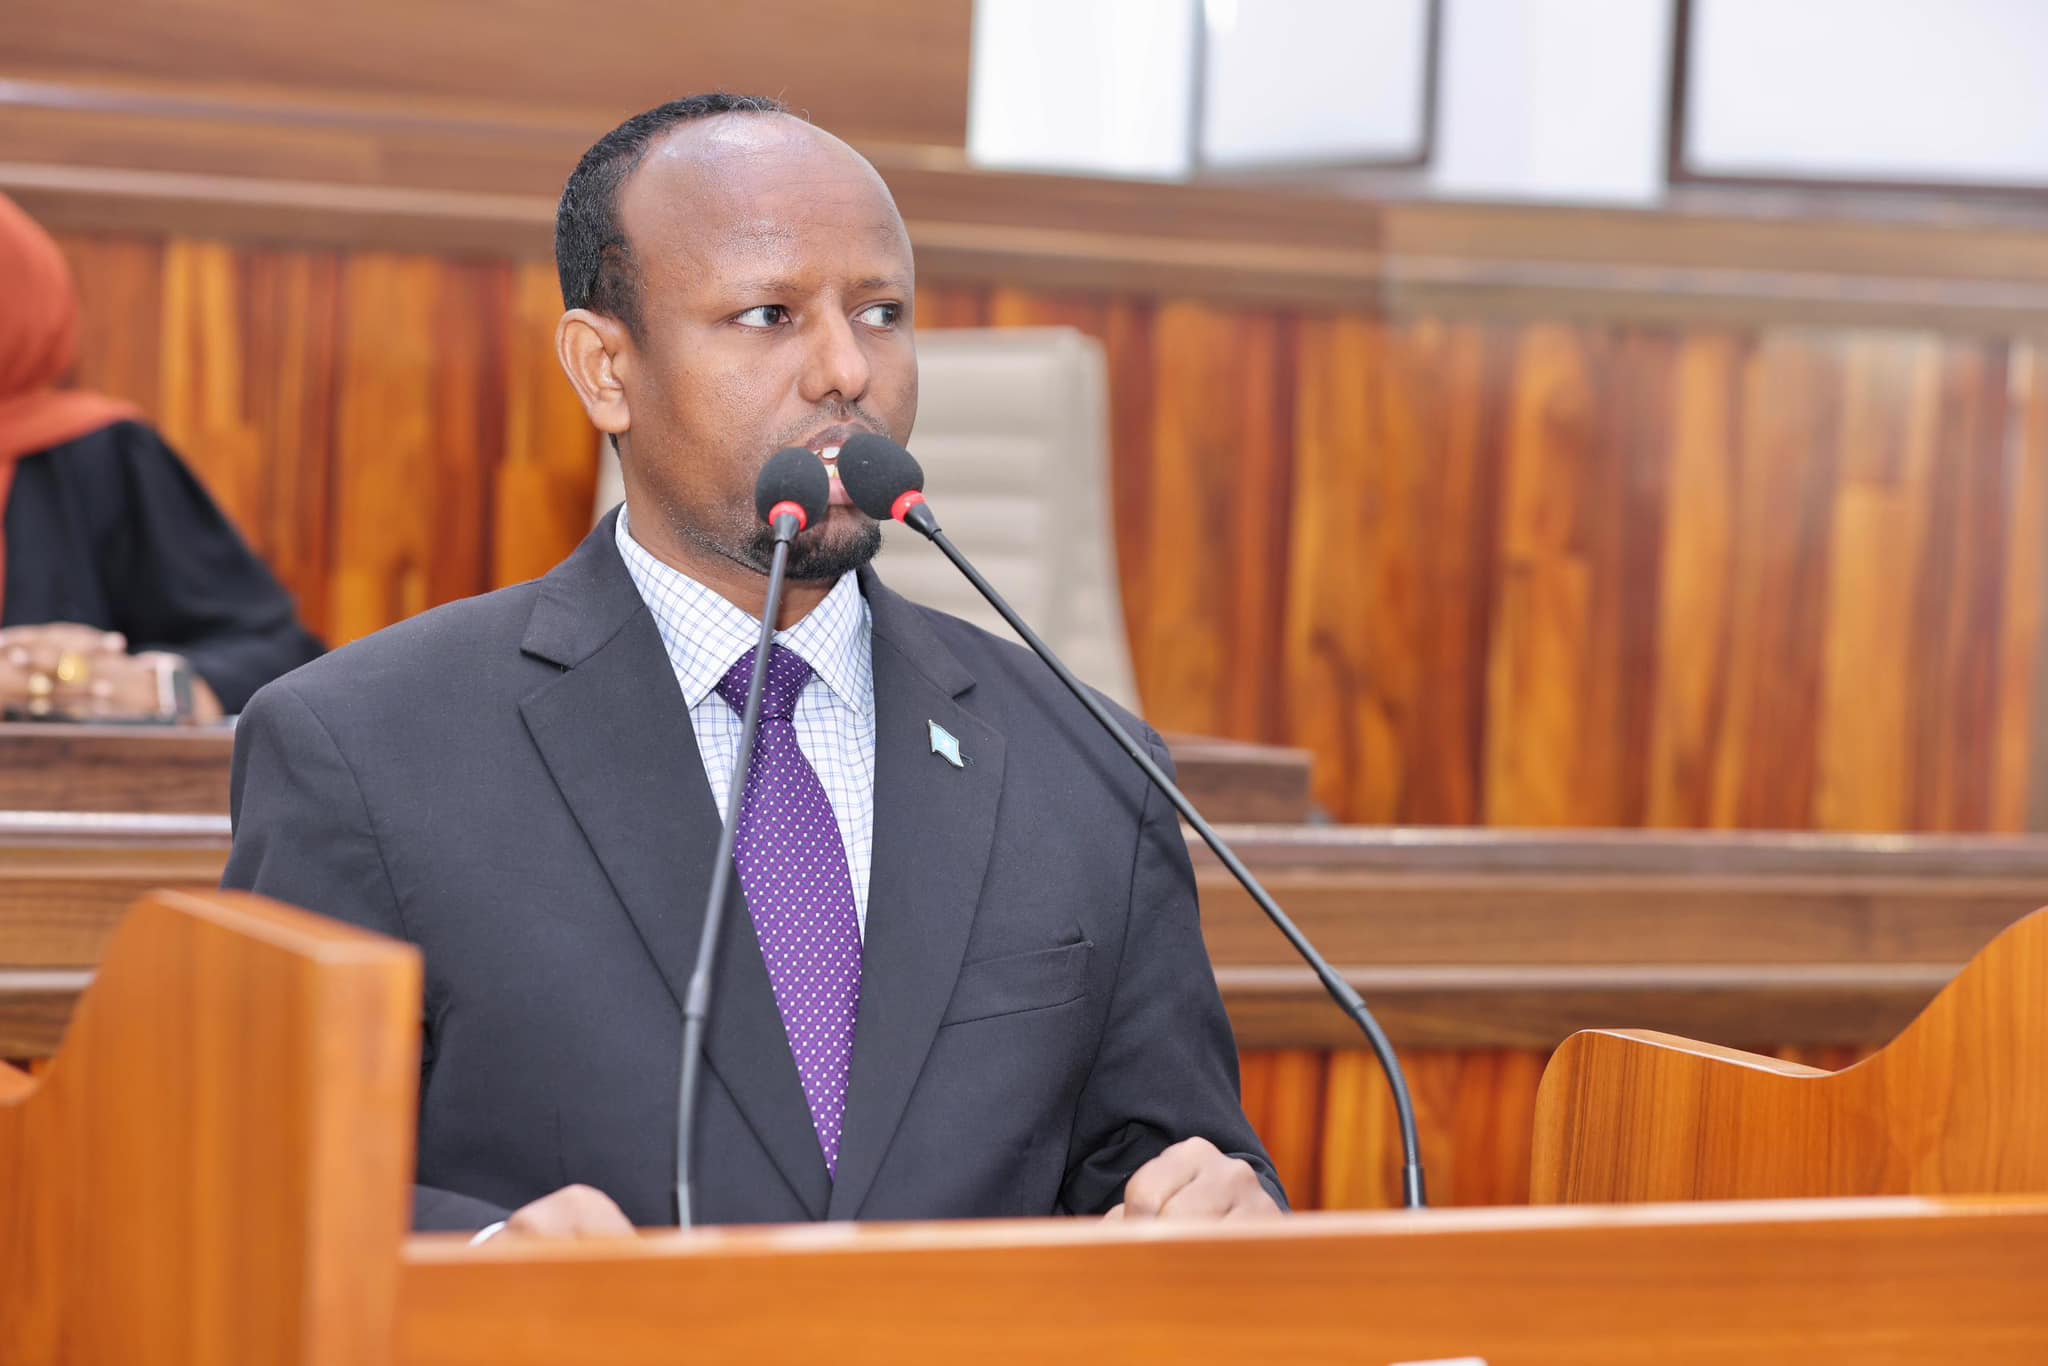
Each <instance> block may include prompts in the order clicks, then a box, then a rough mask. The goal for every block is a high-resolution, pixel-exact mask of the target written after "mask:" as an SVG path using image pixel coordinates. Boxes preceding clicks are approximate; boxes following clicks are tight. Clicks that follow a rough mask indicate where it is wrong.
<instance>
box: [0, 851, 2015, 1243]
mask: <svg viewBox="0 0 2048 1366" xmlns="http://www.w3.org/2000/svg"><path fill="white" fill-rule="evenodd" d="M1228 833H1229V834H1230V836H1231V837H1232V838H1233V840H1234V841H1235V842H1236V844H1237V847H1238V848H1239V851H1240V852H1241V853H1242V854H1243V855H1244V856H1245V858H1246V859H1247V860H1248V861H1249V862H1250V864H1251V865H1252V867H1253V868H1254V869H1255V870H1256V871H1258V872H1259V874H1260V875H1261V877H1263V878H1264V879H1265V880H1266V881H1267V883H1268V885H1269V886H1270V887H1271V889H1272V890H1273V892H1274V893H1275V895H1277V896H1278V897H1279V898H1280V900H1281V903H1282V904H1283V905H1285V906H1286V907H1287V908H1288V909H1289V910H1290V911H1291V912H1292V913H1293V914H1294V915H1295V916H1296V918H1297V919H1298V920H1299V921H1300V922H1301V924H1302V926H1303V928H1304V929H1306V930H1307V931H1308V932H1309V933H1310V934H1311V935H1312V936H1314V938H1315V939H1316V941H1317V942H1318V943H1319V944H1320V945H1322V947H1323V949H1324V952H1325V953H1326V954H1327V955H1328V956H1329V957H1330V959H1331V960H1332V961H1333V962H1335V963H1337V964H1338V965H1339V966H1340V967H1343V968H1344V969H1345V970H1346V975H1347V976H1348V977H1349V978H1350V979H1351V980H1352V982H1353V983H1354V984H1356V985H1357V986H1358V987H1359V988H1360V990H1361V991H1363V992H1364V994H1365V996H1366V999H1367V1000H1368V1001H1369V1002H1370V1003H1371V1004H1372V1005H1373V1007H1374V1008H1375V1010H1376V1011H1377V1012H1378V1013H1379V1015H1380V1017H1381V1019H1382V1020H1383V1022H1384V1023H1385V1024H1386V1026H1387V1028H1388V1031H1389V1033H1390V1034H1391V1035H1392V1036H1393V1038H1394V1040H1395V1042H1396V1043H1397V1044H1398V1045H1399V1047H1400V1048H1401V1052H1402V1056H1403V1059H1404V1061H1405V1064H1406V1066H1407V1068H1408V1070H1409V1074H1410V1081H1411V1083H1412V1084H1413V1087H1414V1089H1415V1091H1416V1102H1417V1107H1418V1112H1419V1114H1418V1119H1419V1123H1420V1125H1421V1128H1422V1132H1423V1141H1424V1146H1425V1150H1426V1155H1427V1160H1428V1164H1429V1167H1430V1176H1431V1182H1432V1187H1431V1189H1432V1191H1433V1193H1434V1195H1435V1197H1436V1198H1437V1199H1438V1200H1439V1201H1440V1202H1442V1203H1448V1204H1516V1203H1520V1202H1522V1201H1524V1200H1526V1198H1527V1193H1528V1175H1529V1153H1528V1150H1527V1137H1528V1134H1529V1132H1530V1128H1531V1124H1532V1122H1533V1115H1534V1109H1535V1099H1536V1086H1537V1081H1538V1079H1539V1078H1540V1076H1541V1074H1542V1070H1543V1065H1544V1062H1545V1061H1546V1059H1547V1058H1548V1057H1549V1055H1550V1051H1551V1049H1552V1048H1554V1047H1555V1046H1556V1045H1557V1043H1559V1042H1560V1041H1561V1040H1563V1039H1564V1038H1565V1037H1566V1036H1567V1035H1569V1034H1571V1033H1573V1032H1575V1031H1577V1030H1581V1029H1600V1028H1615V1027H1628V1028H1646V1029H1661V1030H1665V1031H1668V1032H1671V1033H1676V1034H1683V1035H1687V1036H1689V1037H1693V1038H1706V1039H1713V1040H1716V1041H1718V1042H1722V1043H1726V1044H1730V1045H1733V1046H1737V1047H1743V1048H1751V1049H1755V1050H1757V1051H1760V1052H1769V1053H1773V1054H1775V1055H1778V1056H1781V1057H1786V1058H1789V1059H1792V1060H1794V1061H1801V1062H1809V1063H1813V1064H1815V1065H1819V1066H1824V1067H1830V1068H1833V1067H1840V1066H1842V1065H1844V1064H1846V1063H1847V1062H1849V1061H1851V1060H1853V1059H1855V1058H1857V1057H1859V1056H1862V1055H1863V1054H1864V1053H1866V1052H1868V1051H1869V1050H1871V1049H1873V1048H1875V1047H1877V1046H1878V1045H1880V1044H1882V1043H1884V1042H1886V1041H1888V1040H1889V1039H1891V1038H1892V1037H1893V1036H1894V1035H1896V1034H1897V1033H1898V1032H1899V1031H1900V1030H1901V1029H1903V1028H1904V1027H1905V1025H1906V1023H1907V1022H1908V1021H1909V1020H1911V1018H1912V1017H1913V1015H1914V1014H1915V1013H1916V1012H1917V1011H1919V1010H1920V1008H1921V1007H1922V1006H1924V1005H1925V1004H1926V1003H1927V1002H1928V1001H1929V1000H1931V999H1933V996H1934V994H1935V993H1936V992H1937V991H1938V990H1940V988H1941V987H1942V985H1943V984H1944V983H1946V982H1947V981H1948V980H1949V979H1950V978H1951V977H1952V976H1953V975H1954V974H1955V972H1956V971H1957V969H1959V968H1960V967H1961V965H1962V964H1963V963H1965V962H1966V961H1968V959H1969V958H1970V957H1971V956H1972V955H1973V954H1975V953H1976V952H1977V950H1978V949H1980V948H1982V947H1983V945H1984V944H1986V943H1987V942H1989V941H1990V939H1991V938H1992V937H1993V936H1994V935H1995V934H1997V933H1998V931H2000V930H2001V929H2003V928H2005V926H2007V925H2009V924H2011V923H2012V922H2014V921H2016V920H2018V919H2019V918H2020V917H2021V916H2022V915H2024V914H2026V913H2027V912H2028V911H2030V910H2032V909H2034V908H2035V907H2037V906H2040V905H2042V904H2044V903H2048V841H2036V840H2031V839H2009V838H1992V837H1975V836H1882V837H1862V836H1832V835H1805V834H1672V833H1653V832H1636V831H1542V832H1531V831H1513V830H1482V829H1435V830H1419V829H1400V828H1381V827H1358V828H1342V827H1326V828H1299V827H1297V828H1280V827H1257V828H1249V827H1248V828H1233V829H1231V830H1229V831H1228ZM226 856H227V828H226V822H225V820H224V819H223V818H220V817H212V818H185V819H183V820H182V821H173V820H168V819H166V818H157V819H156V820H155V821H153V822H152V821H149V820H142V819H138V818H125V819H124V820H114V819H111V818H90V817H88V818H80V819H79V820H77V821H75V822H72V823H68V824H67V823H65V822H63V821H62V820H60V819H58V818H53V817H33V816H30V817H23V816H19V815H17V816H12V817H10V816H7V815H5V814H4V813H0V1057H6V1056H13V1057H41V1056H45V1055H47V1054H48V1053H49V1052H50V1051H51V1050H52V1049H53V1048H54V1047H55V1046H56V1043H57V1041H58V1039H59V1037H60V1035H61V1031H62V1028H63V1022H64V1020H65V1019H66V1018H67V1017H68V1014H69V1010H70V1002H71V1000H72V999H73V997H74V996H75V995H76V992H77V991H78V989H79V987H80V986H82V985H83V983H84V982H85V981H86V980H87V978H88V976H89V969H90V965H91V964H92V963H94V962H96V961H97V959H98V955H99V950H100V946H101V945H103V943H104V941H105V937H106V934H107V932H108V930H109V929H110V928H111V926H112V924H113V922H114V918H115V916H116V915H117V914H118V912H119V909H120V908H121V907H122V906H123V905H124V904H125V903H126V901H127V900H128V899H129V898H131V897H133V896H134V895H135V894H136V893H137V892H138V891H139V890H140V889H142V888H143V887H147V886H152V885H176V886H189V887H201V886H212V885H215V884H216V883H217V882H218V880H219V875H220V868H221V866H222V864H223V863H224V862H225V860H226ZM1195 857H1196V868H1197V877H1198V878H1199V880H1200V882H1201V884H1202V896H1203V905H1204V925H1205V930H1206V932H1207V935H1208V939H1209V947H1210V953H1211V956H1212V958H1213V960H1214V962H1215V965H1216V973H1217V978H1218V981H1219V983H1220V984H1221V986H1222V988H1223V995H1224V1001H1225V1003H1226V1005H1228V1006H1229V1008H1230V1012H1231V1018H1232V1022H1233V1023H1234V1025H1235V1026H1236V1029H1237V1034H1238V1042H1239V1046H1240V1048H1241V1049H1242V1050H1243V1053H1244V1081H1245V1103H1246V1108H1247V1110H1248V1111H1249V1112H1250V1114H1251V1116H1252V1119H1253V1122H1254V1123H1255V1124H1256V1125H1257V1126H1258V1128H1259V1132H1260V1133H1261V1134H1262V1135H1263V1136H1264V1137H1265V1139H1266V1141H1267V1143H1268V1144H1269V1145H1270V1146H1271V1147H1272V1149H1273V1153H1274V1158H1275V1160H1276V1162H1278V1163H1279V1165H1280V1170H1281V1174H1282V1176H1283V1178H1284V1179H1285V1180H1286V1181H1287V1184H1288V1188H1289V1191H1290V1193H1291V1194H1292V1195H1293V1196H1294V1198H1295V1199H1296V1201H1297V1202H1298V1203H1300V1204H1302V1205H1304V1206H1309V1207H1335V1208H1354V1207H1364V1206H1379V1205H1391V1204H1393V1203H1395V1196H1396V1192H1395V1191H1394V1189H1393V1188H1392V1186H1391V1184H1390V1182H1391V1180H1392V1173H1393V1171H1394V1169H1395V1167H1394V1163H1393V1161H1392V1158H1391V1154H1392V1152H1393V1151H1394V1142H1395V1131H1394V1128H1393V1112H1392V1107H1391V1106H1390V1105H1389V1104H1388V1103H1387V1102H1386V1100H1385V1089H1384V1083H1383V1081H1382V1080H1381V1077H1380V1075H1379V1071H1378V1069H1377V1067H1376V1066H1375V1064H1374V1062H1373V1059H1372V1058H1371V1056H1370V1054H1368V1053H1366V1052H1365V1051H1363V1049H1362V1048H1361V1046H1360V1041H1359V1039H1358V1038H1357V1037H1356V1036H1355V1035H1354V1034H1353V1032H1352V1030H1351V1026H1350V1024H1349V1022H1348V1021H1346V1020H1345V1019H1344V1018H1343V1017H1342V1016H1341V1015H1340V1014H1339V1013H1338V1012H1337V1010H1336V1009H1335V1008H1334V1007H1333V1006H1332V1005H1331V1004H1330V1003H1329V1001H1328V999H1327V998H1326V997H1325V996H1324V995H1323V993H1322V990H1321V988H1319V987H1318V986H1317V985H1316V984H1315V982H1314V980H1313V979H1312V978H1311V977H1310V976H1309V974H1308V972H1307V970H1306V969H1305V968H1302V967H1301V966H1299V965H1298V964H1296V963H1294V962H1292V961H1291V960H1290V958H1289V955H1288V952H1287V949H1286V945H1285V943H1284V942H1283V941H1282V940H1281V939H1280V937H1279V935H1278V934H1277V933H1276V932H1275V931H1274V930H1273V929H1272V927H1271V926H1270V925H1269V924H1267V923H1266V921H1265V919H1264V917H1263V916H1261V915H1259V913H1258V911H1257V910H1256V908H1254V907H1253V906H1252V905H1251V904H1250V903H1249V901H1248V900H1247V899H1246V898H1245V897H1244V896H1243V894H1242V893H1241V892H1239V891H1238V890H1237V888H1236V886H1235V884H1234V883H1231V882H1229V880H1228V877H1227V875H1225V874H1224V873H1223V872H1222V870H1221V869H1220V868H1218V867H1217V866H1216V865H1215V863H1214V862H1213V860H1211V859H1210V858H1209V856H1208V854H1207V852H1206V850H1202V849H1200V848H1199V847H1198V848H1197V849H1196V855H1195Z"/></svg>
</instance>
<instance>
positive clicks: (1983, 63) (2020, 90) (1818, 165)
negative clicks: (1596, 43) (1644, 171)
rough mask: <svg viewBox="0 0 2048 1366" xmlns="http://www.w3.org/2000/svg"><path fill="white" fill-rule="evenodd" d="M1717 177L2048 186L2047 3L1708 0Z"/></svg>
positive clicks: (1703, 138) (1698, 23)
mask: <svg viewBox="0 0 2048 1366" xmlns="http://www.w3.org/2000/svg"><path fill="white" fill-rule="evenodd" d="M1687 68H1688V86H1687V91H1686V110H1685V114H1686V123H1685V147H1684V165H1685V168H1686V170H1687V171H1688V172H1690V173H1692V174H1695V175H1703V176H1730V177H1746V178H1769V179H1797V180H1849V181H1922V182H1938V183H1953V184H1979V185H2024V184H2048V93H2044V92H2048V74H2044V73H2048V4H2043V3H2041V0H1938V3H1937V0H1796V2H1795V0H1694V4H1693V7H1692V27H1691V40H1690V49H1689V52H1688V61H1687Z"/></svg>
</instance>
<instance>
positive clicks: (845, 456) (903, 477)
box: [839, 432, 924, 522]
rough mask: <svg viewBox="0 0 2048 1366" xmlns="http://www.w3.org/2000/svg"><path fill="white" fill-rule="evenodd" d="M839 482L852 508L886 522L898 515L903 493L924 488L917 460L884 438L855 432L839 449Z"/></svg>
mask: <svg viewBox="0 0 2048 1366" xmlns="http://www.w3.org/2000/svg"><path fill="white" fill-rule="evenodd" d="M839 482H840V483H841V484H843V485H845V487H846V496H847V497H849V498H851V499H853V505H854V506H855V507H857V508H859V509H860V510H861V511H862V512H865V513H866V514H867V515H868V516H870V517H872V518H874V519H875V520H876V521H878V522H887V521H893V520H895V519H896V518H897V517H898V516H900V514H901V510H900V509H899V507H898V504H899V501H900V500H901V499H902V497H903V495H904V494H906V493H914V492H917V491H918V490H920V489H922V488H923V487H924V470H923V469H922V468H921V467H920V466H919V465H918V463H917V457H915V456H913V455H912V454H911V453H910V452H909V451H906V450H904V449H903V448H902V447H901V446H899V445H897V444H896V443H895V442H893V441H891V440H890V439H889V438H888V437H886V436H876V435H875V434H874V433H872V432H858V433H856V434H854V435H853V436H850V437H848V438H847V440H846V444H845V445H843V446H841V447H840V448H839ZM919 501H922V500H921V499H920V500H919Z"/></svg>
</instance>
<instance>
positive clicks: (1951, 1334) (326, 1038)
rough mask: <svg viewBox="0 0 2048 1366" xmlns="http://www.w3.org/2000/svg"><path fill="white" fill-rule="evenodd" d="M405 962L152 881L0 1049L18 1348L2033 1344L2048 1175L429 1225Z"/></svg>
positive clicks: (1889, 1347) (1021, 1349)
mask: <svg viewBox="0 0 2048 1366" xmlns="http://www.w3.org/2000/svg"><path fill="white" fill-rule="evenodd" d="M419 991H420V977H419V965H418V962H417V960H416V958H415V955H414V953H413V951H412V950H411V949H410V948H408V947H406V946H404V945H400V944H395V943H392V942H390V941H387V940H383V939H379V938H377V937H375V936H371V935H367V934H362V933H358V932H356V931H353V930H349V929H346V928H343V927H340V926H336V925H333V924H331V923H329V922H325V921H322V920H319V919H318V918H316V917H313V916H309V915H305V914H303V913H300V912H296V911H291V910H288V909H286V908H283V907H279V906H276V905H274V904H272V903H267V902H263V901H260V900H257V899H255V898H250V897H239V896H232V895H227V894H187V893H156V894H153V895H151V896H149V897H147V898H145V899H144V900H143V901H141V902H140V903H139V904H138V906H137V908H136V910H135V911H134V912H133V913H132V914H131V915H130V916H129V918H128V919H127V921H126V922H124V924H123V925H122V927H121V928H120V930H119V931H117V932H116V934H115V937H114V939H113V941H112V943H111V944H110V945H109V948H108V952H107V955H106V958H105V960H104V967H103V970H102V972H101V974H100V977H99V979H98V981H97V982H96V983H95V984H94V985H93V987H92V988H91V989H90V990H89V991H88V992H87V993H86V995H85V997H84V998H83V1000H82V1002H81V1004H80V1006H79V1009H78V1011H77V1013H76V1015H75V1016H74V1018H73V1021H72V1024H71V1028H70V1033H69V1035H68V1037H67V1038H66V1040H65V1042H64V1045H63V1047H62V1049H61V1050H60V1052H59V1053H58V1055H57V1057H56V1058H55V1060H54V1061H53V1063H52V1065H51V1066H50V1068H49V1070H48V1071H47V1072H45V1073H44V1074H42V1075H40V1076H39V1077H37V1078H36V1079H34V1080H30V1079H28V1078H27V1077H25V1076H24V1075H22V1074H20V1073H18V1072H12V1071H4V1070H0V1361H5V1362H7V1363H9V1364H10V1366H12V1364H13V1363H42V1362H52V1363H65V1364H66V1366H101V1364H102V1363H106V1364H109V1366H111V1363H121V1364H122V1366H129V1364H130V1363H143V1362H146V1363H188V1362H189V1363H199V1362H205V1363H216V1364H218V1363H263V1364H264V1366H294V1364H296V1363H319V1364H320V1366H343V1364H344V1363H348V1364H352V1366H384V1364H385V1363H394V1362H402V1363H418V1364H419V1366H426V1364H427V1363H445V1364H448V1366H453V1363H479V1364H481V1363H486V1362H488V1363H492V1364H493V1366H519V1363H542V1362H547V1363H559V1362H577V1363H582V1362H601V1363H608V1364H610V1366H633V1364H634V1363H654V1362H682V1361H740V1360H744V1361H750V1362H781V1361H788V1362H806V1363H817V1362H827V1361H829V1362H833V1363H857V1362H882V1361H888V1362H904V1361H913V1362H916V1361H944V1362H954V1361H961V1360H973V1361H977V1362H1011V1361H1017V1362H1022V1361H1045V1360H1049V1359H1054V1360H1069V1361H1091V1362H1093V1361H1112V1362H1115V1361H1133V1362H1135V1361H1161V1362H1166V1361H1171V1362H1182V1363H1187V1362H1193V1363H1202V1362H1212V1361H1213V1362H1224V1361H1231V1362H1239V1361H1260V1360H1268V1361H1288V1362H1321V1361H1331V1362H1335V1361H1345V1362H1375V1363H1395V1362H1423V1361H1461V1362H1463V1361H1469V1360H1472V1359H1478V1360H1482V1361H1485V1362H1487V1363H1491V1366H1508V1364H1509V1363H1567V1362H1569V1363H1575V1364H1581V1366H1582V1364H1584V1363H1622V1362H1664V1363H1669V1362H1677V1363H1684V1362H1707V1361H1728V1360H1743V1361H1763V1360H1798V1361H1801V1362H1852V1361H1853V1362H1857V1363H1873V1362H1905V1361H1930V1360H1938V1361H1997V1362H2038V1361H2040V1360H2042V1359H2043V1358H2044V1354H2048V1298H2044V1297H2043V1296H2042V1295H2041V1294H2040V1292H2039V1271H2040V1268H2041V1267H2042V1266H2043V1265H2048V1197H2044V1198H2010V1199H2005V1200H1994V1199H1976V1200H1957V1201H1942V1200H1931V1199H1915V1198H1906V1199H1880V1200H1832V1201H1809V1202H1785V1203H1772V1202H1750V1203H1743V1204H1735V1205H1717V1204H1693V1205H1683V1206H1635V1207H1629V1208H1619V1209H1594V1208H1557V1209H1503V1210H1462V1211H1443V1212H1433V1213H1422V1214H1413V1215H1410V1214H1377V1215H1316V1216H1298V1217H1294V1218H1289V1219H1277V1220H1271V1221H1265V1222H1250V1223H1245V1224H1242V1225H1237V1226H1218V1225H1209V1226H1192V1227H1190V1226H1177V1225H1173V1224H1166V1223H1152V1224H1141V1223H1121V1224H1114V1225H1109V1224H1102V1223H1099V1222H1095V1221H1084V1220H1050V1219H1048V1220H1042V1221H1035V1222H1027V1223H991V1224H955V1225H895V1226H871V1227H865V1228H863V1227H857V1226H853V1225H836V1226H828V1225H820V1226H806V1227H800V1228H778V1229H756V1230H731V1231H719V1230H710V1231H699V1232H694V1233H678V1232H673V1231H670V1232H656V1233H651V1234H648V1235H646V1236H643V1237H640V1238H634V1239H625V1240H618V1241H611V1242H590V1243H580V1244H560V1245H533V1246H523V1245H519V1244H513V1243H506V1244H496V1245H486V1246H485V1247H482V1248H476V1249H471V1248H468V1247H466V1246H465V1244H464V1240H462V1239H460V1238H452V1237H435V1238H428V1237H408V1236H407V1235H406V1233H405V1219H406V1208H407V1194H408V1192H407V1184H408V1180H409V1169H410V1165H411V1135H412V1124H413V1113H414V1104H415V1089H416V1081H417V1075H418V1071H417V1065H418V1053H417V1049H418V1034H417V1019H418V1013H419V1000H420V998H419Z"/></svg>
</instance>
